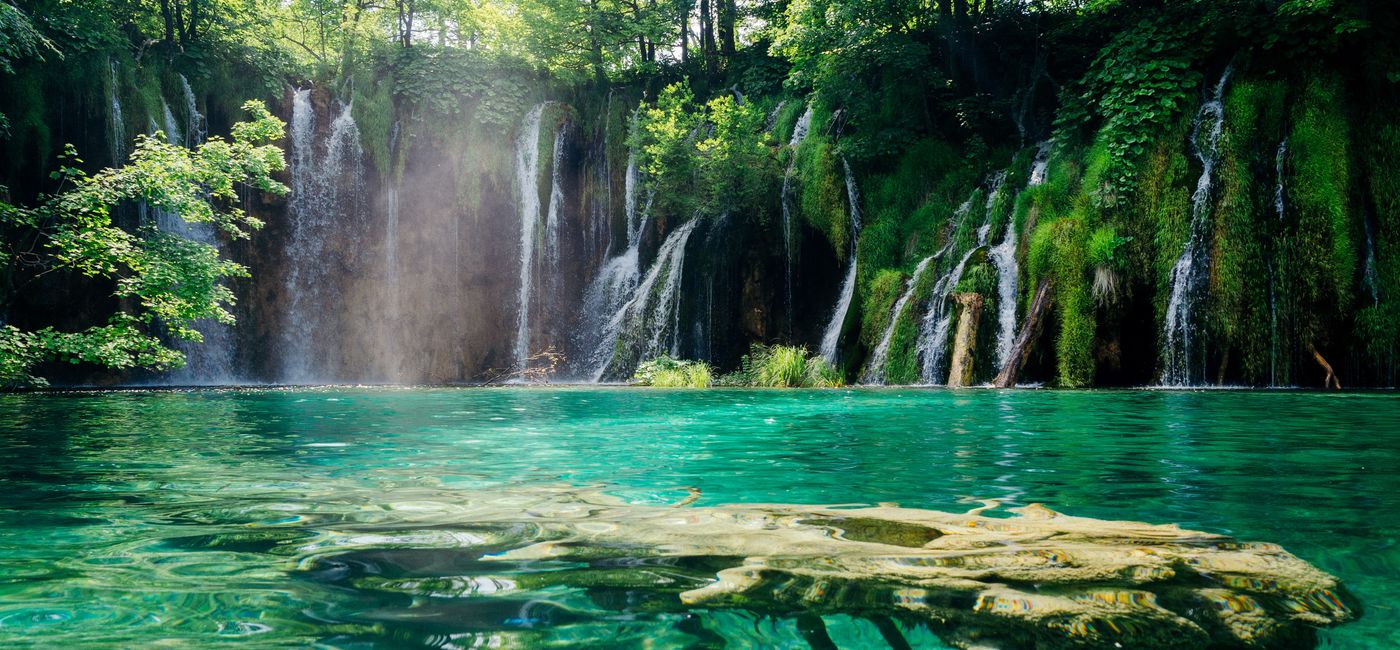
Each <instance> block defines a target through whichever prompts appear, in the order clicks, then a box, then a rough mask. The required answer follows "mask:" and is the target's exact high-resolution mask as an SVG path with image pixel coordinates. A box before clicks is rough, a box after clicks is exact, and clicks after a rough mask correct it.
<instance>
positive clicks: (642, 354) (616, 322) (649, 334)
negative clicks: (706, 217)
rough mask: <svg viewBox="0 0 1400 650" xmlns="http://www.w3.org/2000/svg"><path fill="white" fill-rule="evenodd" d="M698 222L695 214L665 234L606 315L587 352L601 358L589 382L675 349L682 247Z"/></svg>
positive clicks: (621, 373)
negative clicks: (641, 272)
mask: <svg viewBox="0 0 1400 650" xmlns="http://www.w3.org/2000/svg"><path fill="white" fill-rule="evenodd" d="M699 221H700V218H699V217H698V216H697V217H695V218H692V219H691V220H689V221H687V222H685V223H684V224H682V225H681V226H680V227H679V228H677V229H675V230H674V231H672V232H671V234H669V235H667V236H666V240H665V241H663V242H662V243H661V248H660V249H658V250H657V253H656V260H655V261H654V262H652V265H651V268H650V269H648V270H647V274H646V277H644V278H643V279H642V281H641V283H640V284H638V285H637V287H636V289H635V290H633V291H632V295H631V297H630V298H629V299H628V300H627V302H625V303H623V305H622V306H621V307H619V308H618V310H617V312H616V313H614V314H613V315H612V317H611V318H610V319H609V320H608V323H607V325H606V327H605V329H604V332H603V335H602V336H601V341H600V342H599V344H598V348H597V349H596V350H595V351H594V353H593V356H592V358H594V359H601V360H602V362H601V363H600V364H599V365H598V366H597V367H596V368H595V369H594V371H593V373H592V379H593V381H595V382H596V381H602V380H604V379H607V378H623V377H626V376H627V375H629V374H630V373H631V372H632V370H633V369H635V368H636V365H637V363H638V362H640V361H641V360H642V359H646V358H649V357H654V356H657V355H661V354H671V355H677V354H679V350H677V344H678V343H679V341H678V339H677V336H676V334H677V330H678V328H677V319H678V318H679V315H680V310H679V307H680V298H681V291H680V289H681V280H682V278H683V277H684V275H685V249H686V244H687V243H688V242H689V241H690V235H691V233H693V232H694V231H695V226H696V225H697V224H698V223H699Z"/></svg>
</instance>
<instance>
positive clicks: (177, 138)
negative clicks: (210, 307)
mask: <svg viewBox="0 0 1400 650" xmlns="http://www.w3.org/2000/svg"><path fill="white" fill-rule="evenodd" d="M160 107H161V121H162V122H163V123H164V127H163V128H164V133H165V141H166V142H167V143H169V144H172V145H176V146H187V145H188V140H186V134H184V133H182V131H181V126H180V122H179V121H178V120H176V119H175V115H174V113H173V112H172V111H171V110H170V104H169V102H167V101H165V98H164V97H162V98H161V100H160ZM160 128H161V127H159V126H158V125H157V124H156V121H155V119H154V118H151V120H150V123H149V126H148V129H149V132H150V133H151V134H152V135H154V134H155V133H156V132H157V131H158V130H160ZM142 212H143V213H145V212H146V210H145V206H144V204H143V205H142ZM150 214H151V216H153V217H154V219H153V221H154V223H155V226H156V229H157V230H159V231H161V232H164V233H169V234H172V235H176V236H179V237H183V238H185V239H189V240H193V241H196V242H199V243H201V244H206V245H208V246H212V247H214V248H215V249H216V250H217V249H219V240H218V237H217V235H216V233H215V230H214V226H212V225H210V224H207V223H191V222H188V221H185V220H184V219H183V218H182V217H181V216H180V215H179V214H176V213H173V212H170V211H168V210H161V209H155V210H151V211H150ZM194 329H196V330H198V331H199V333H200V334H201V335H202V337H203V339H204V340H203V341H202V342H195V341H174V342H173V344H174V347H175V348H176V349H178V350H180V352H182V353H184V355H185V365H184V367H182V368H180V369H178V370H173V371H171V372H169V373H167V374H166V375H165V376H163V377H161V382H162V383H165V384H168V385H177V386H210V385H226V384H235V383H240V382H241V381H242V380H241V379H239V377H238V374H237V372H236V370H235V369H234V337H233V329H232V328H231V327H230V326H228V325H225V324H223V323H220V322H218V321H215V320H211V319H206V320H201V321H198V322H196V323H195V324H194Z"/></svg>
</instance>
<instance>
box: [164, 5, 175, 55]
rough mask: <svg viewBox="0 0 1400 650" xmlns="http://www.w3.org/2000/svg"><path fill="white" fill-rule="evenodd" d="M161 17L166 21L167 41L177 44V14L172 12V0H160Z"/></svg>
mask: <svg viewBox="0 0 1400 650" xmlns="http://www.w3.org/2000/svg"><path fill="white" fill-rule="evenodd" d="M160 18H161V20H163V21H165V42H167V43H170V44H171V45H174V44H175V16H174V14H172V13H171V12H170V0H160Z"/></svg>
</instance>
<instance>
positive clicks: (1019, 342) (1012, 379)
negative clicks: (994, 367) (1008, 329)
mask: <svg viewBox="0 0 1400 650" xmlns="http://www.w3.org/2000/svg"><path fill="white" fill-rule="evenodd" d="M1049 308H1050V280H1049V279H1045V280H1041V281H1040V286H1039V287H1036V289H1035V299H1034V300H1032V301H1031V308H1030V311H1029V312H1028V313H1027V314H1026V321H1025V322H1024V323H1022V324H1021V332H1020V333H1019V334H1017V335H1016V341H1015V342H1014V343H1012V344H1011V354H1009V355H1007V358H1006V365H1005V366H1003V367H1002V369H1001V372H1000V373H999V374H997V377H996V379H993V380H992V386H994V387H996V388H1011V387H1012V386H1015V385H1016V374H1017V373H1019V372H1021V366H1024V365H1026V359H1028V358H1030V354H1031V348H1032V347H1033V346H1034V344H1035V340H1036V338H1038V337H1039V336H1040V330H1041V326H1042V325H1043V324H1044V322H1045V313H1046V312H1047V311H1049Z"/></svg>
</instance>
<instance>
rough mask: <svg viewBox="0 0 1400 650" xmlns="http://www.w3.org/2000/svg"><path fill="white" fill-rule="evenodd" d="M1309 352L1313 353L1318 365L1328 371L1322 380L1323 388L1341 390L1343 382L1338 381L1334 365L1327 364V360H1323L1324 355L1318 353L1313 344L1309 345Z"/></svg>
mask: <svg viewBox="0 0 1400 650" xmlns="http://www.w3.org/2000/svg"><path fill="white" fill-rule="evenodd" d="M1308 352H1311V353H1312V358H1313V360H1315V361H1317V365H1319V366H1322V369H1323V370H1325V371H1327V376H1326V377H1325V378H1323V380H1322V387H1323V388H1332V389H1335V390H1341V389H1342V381H1341V380H1340V379H1337V373H1336V372H1334V371H1333V370H1332V364H1330V363H1327V359H1324V358H1322V353H1321V352H1318V351H1317V348H1316V347H1314V346H1313V344H1311V343H1309V344H1308Z"/></svg>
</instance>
